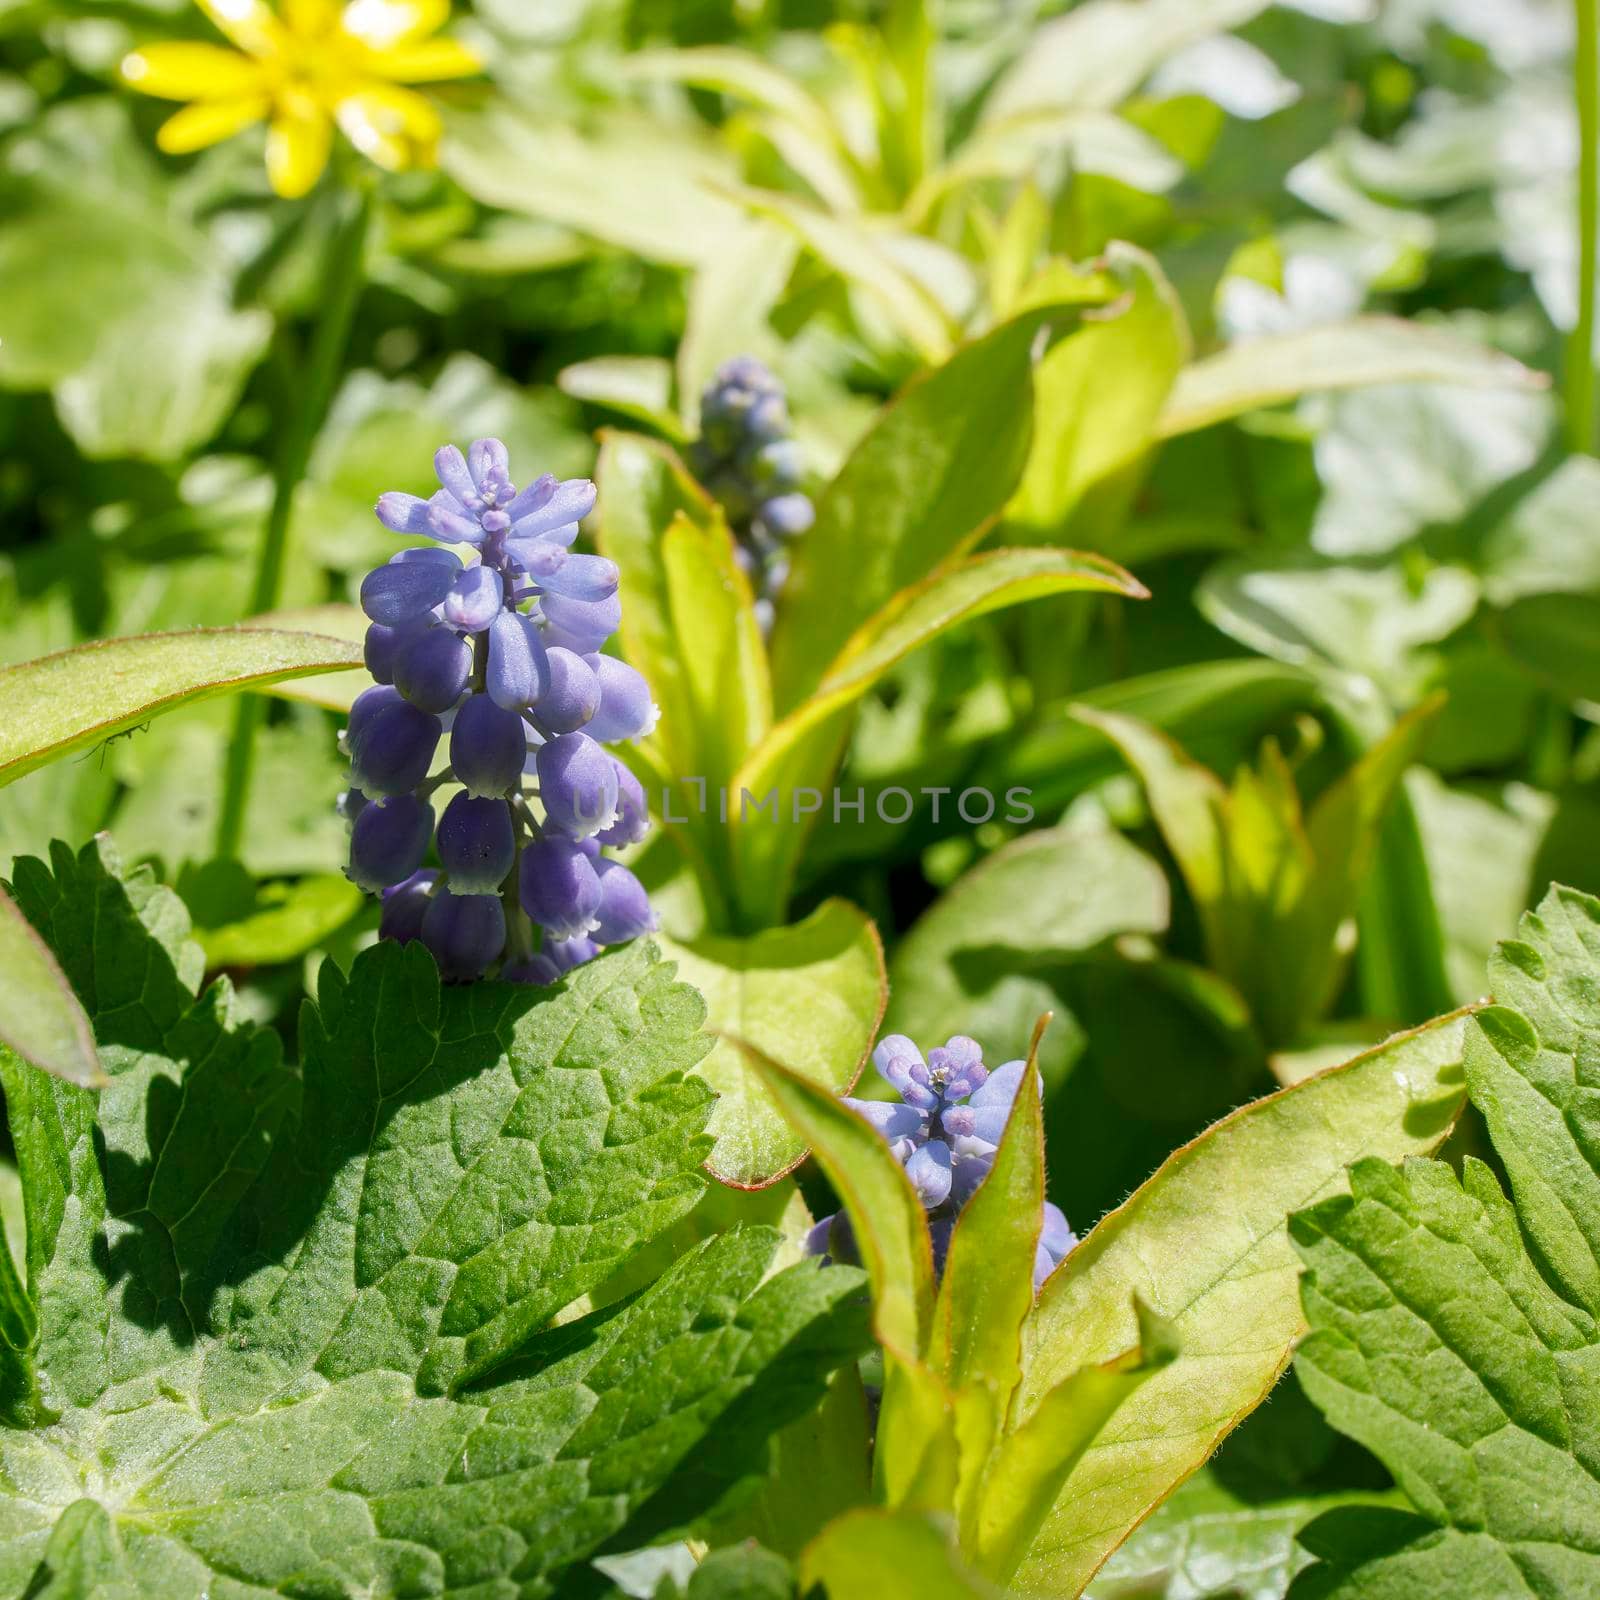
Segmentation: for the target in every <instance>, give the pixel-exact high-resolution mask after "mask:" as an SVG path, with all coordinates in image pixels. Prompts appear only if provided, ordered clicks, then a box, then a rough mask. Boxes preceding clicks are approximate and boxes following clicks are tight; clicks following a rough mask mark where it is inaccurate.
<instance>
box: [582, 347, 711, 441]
mask: <svg viewBox="0 0 1600 1600" xmlns="http://www.w3.org/2000/svg"><path fill="white" fill-rule="evenodd" d="M556 383H557V385H558V387H559V388H560V390H561V392H562V393H563V394H570V395H571V396H572V397H573V399H574V400H587V401H588V402H589V403H590V404H591V405H600V406H607V407H609V408H610V409H611V410H613V411H620V412H622V413H623V414H624V415H625V416H629V417H634V418H637V419H638V420H639V421H640V422H644V423H647V424H648V425H649V426H650V427H652V428H657V429H659V430H660V431H661V432H662V433H664V434H665V435H666V436H667V437H668V438H669V439H674V440H681V439H682V438H683V428H682V426H681V425H680V423H679V422H678V414H677V412H676V411H675V410H674V409H673V405H672V363H671V362H670V361H668V360H667V359H666V358H665V357H664V356H594V357H593V358H591V359H590V360H588V361H575V362H573V364H572V365H571V366H570V367H563V368H562V369H561V371H560V372H558V373H557V374H556Z"/></svg>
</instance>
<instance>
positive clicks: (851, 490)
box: [772, 307, 1081, 715]
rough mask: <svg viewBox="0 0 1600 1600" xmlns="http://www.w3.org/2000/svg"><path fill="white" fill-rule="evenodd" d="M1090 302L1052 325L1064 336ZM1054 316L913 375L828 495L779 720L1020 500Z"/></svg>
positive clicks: (805, 572) (777, 660) (778, 682)
mask: <svg viewBox="0 0 1600 1600" xmlns="http://www.w3.org/2000/svg"><path fill="white" fill-rule="evenodd" d="M1080 309H1081V308H1075V307H1074V308H1056V313H1057V314H1056V315H1055V316H1054V317H1052V318H1050V319H1048V320H1050V321H1051V324H1052V326H1054V327H1056V328H1057V329H1058V330H1059V331H1065V330H1066V329H1067V328H1069V327H1070V326H1072V324H1073V322H1074V321H1075V319H1076V318H1077V316H1078V315H1079V312H1080ZM1045 320H1046V319H1045V318H1044V317H1042V316H1039V315H1034V314H1029V315H1026V316H1022V317H1018V318H1015V319H1014V320H1012V321H1010V322H1007V323H1003V324H1002V325H1001V326H1000V327H999V328H996V329H995V330H994V331H993V332H991V333H989V334H987V335H986V336H985V337H983V338H982V339H978V340H975V341H973V342H972V343H971V344H968V345H965V346H963V347H962V348H961V349H960V350H958V351H957V352H956V353H955V354H954V355H953V356H952V357H951V358H950V359H949V360H948V361H947V362H945V363H944V365H943V366H940V367H936V368H934V369H933V370H932V371H931V372H928V373H926V374H924V375H923V376H921V377H919V378H916V379H914V380H913V381H912V382H911V383H910V384H909V385H908V386H907V387H906V388H905V389H904V390H902V391H901V393H900V395H899V396H898V397H897V398H896V399H895V400H894V401H893V402H891V404H890V405H889V407H888V408H887V409H886V410H885V411H884V412H882V413H881V414H880V416H879V418H878V420H877V422H876V423H875V424H874V425H873V427H872V429H871V430H870V431H869V432H868V433H867V434H866V436H865V437H864V438H863V439H862V440H861V442H860V443H859V444H858V445H857V446H856V448H855V450H854V451H853V452H852V453H851V455H850V458H849V459H848V460H847V461H846V462H845V464H844V466H843V467H842V468H841V469H840V471H839V475H838V476H837V477H836V478H835V479H834V480H833V482H832V483H831V484H829V485H828V487H827V489H826V490H824V491H823V493H822V495H821V497H820V498H819V500H818V502H817V521H816V525H815V526H814V527H813V528H812V529H811V531H810V532H809V533H808V534H807V535H806V536H805V538H804V539H803V540H801V541H800V544H799V547H798V548H797V549H796V550H795V552H794V563H793V567H792V569H791V571H790V574H789V578H788V582H787V583H786V585H785V587H784V595H783V604H782V606H781V607H780V609H779V614H778V618H777V622H776V624H775V625H774V628H773V633H772V675H773V685H774V691H775V693H774V699H775V704H776V706H777V710H778V712H779V714H780V715H782V714H784V713H786V712H788V711H791V710H793V709H794V707H795V706H796V705H798V704H799V702H800V701H801V700H802V699H803V698H804V697H805V696H806V695H807V694H808V693H810V691H811V690H812V688H813V687H814V686H815V685H816V684H817V682H818V681H819V680H820V679H821V677H822V675H823V673H824V672H825V671H826V670H827V667H828V663H829V662H830V661H832V660H833V658H834V657H835V656H836V655H838V653H839V652H840V651H841V650H842V649H843V648H844V646H845V645H846V644H847V643H848V642H849V640H850V638H851V635H852V634H854V633H855V632H856V630H857V629H858V628H860V627H861V626H862V625H863V624H864V623H866V621H867V620H868V619H869V618H870V617H872V616H873V615H874V613H876V612H878V611H880V610H881V609H882V608H883V607H884V606H885V605H887V604H888V603H889V602H890V601H891V600H892V599H893V598H894V597H895V596H896V595H897V594H899V593H900V592H901V591H902V590H904V589H906V588H908V587H909V586H910V585H912V584H916V583H919V582H921V581H922V580H923V579H924V578H926V577H927V576H928V575H929V574H930V573H931V572H934V571H935V570H936V569H938V568H939V567H940V566H942V565H943V564H944V563H945V562H947V561H949V560H950V558H951V557H952V556H955V555H958V554H960V553H961V552H963V551H964V550H966V549H968V548H969V547H970V546H971V545H972V543H973V542H974V541H975V540H977V539H978V538H980V537H981V536H982V534H983V532H984V530H985V529H986V528H987V527H988V525H989V524H990V523H991V522H992V521H993V519H994V518H995V517H996V516H997V515H998V514H999V512H1000V510H1001V508H1002V507H1003V506H1004V505H1005V503H1006V501H1007V500H1008V499H1010V497H1011V494H1012V491H1013V490H1014V489H1015V488H1016V486H1017V481H1018V479H1019V477H1020V476H1021V473H1022V468H1023V464H1024V463H1025V462H1026V460H1027V458H1028V441H1029V428H1030V426H1031V423H1030V418H1031V415H1032V386H1031V378H1030V368H1031V351H1032V347H1033V342H1034V339H1035V338H1036V337H1037V335H1038V331H1039V328H1040V327H1041V325H1042V324H1043V322H1044V321H1045Z"/></svg>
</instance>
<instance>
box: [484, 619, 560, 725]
mask: <svg viewBox="0 0 1600 1600" xmlns="http://www.w3.org/2000/svg"><path fill="white" fill-rule="evenodd" d="M484 686H485V687H486V688H487V689H488V691H489V698H490V699H491V700H493V701H494V703H495V704H496V705H497V706H504V707H505V709H506V710H507V711H519V710H521V709H522V708H523V707H524V706H529V705H532V704H533V703H534V701H536V700H538V699H539V698H540V696H542V695H543V694H545V693H546V692H547V691H548V690H549V688H550V660H549V654H548V652H547V651H546V650H545V646H544V640H543V638H542V637H541V636H540V631H539V626H538V624H537V623H536V622H535V621H534V620H533V618H532V617H529V616H525V615H524V614H523V613H522V612H520V611H502V612H501V613H500V615H499V616H497V617H496V618H495V619H494V621H493V622H491V623H490V624H489V660H488V664H487V667H486V670H485V675H484Z"/></svg>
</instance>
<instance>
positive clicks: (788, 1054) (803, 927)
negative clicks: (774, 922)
mask: <svg viewBox="0 0 1600 1600" xmlns="http://www.w3.org/2000/svg"><path fill="white" fill-rule="evenodd" d="M663 943H664V949H665V951H666V953H667V954H668V955H669V956H671V957H673V958H674V959H675V960H676V961H677V963H678V972H679V976H680V977H682V978H683V980H684V981H685V982H687V983H691V984H693V985H694V986H695V988H696V989H698V990H699V991H700V993H701V994H702V995H703V996H704V998H705V1002H706V1027H707V1029H708V1030H709V1031H710V1033H711V1036H712V1038H713V1039H714V1040H715V1041H716V1043H715V1044H714V1045H713V1046H712V1048H711V1051H710V1053H709V1054H708V1055H707V1056H706V1059H705V1060H704V1061H703V1062H701V1064H700V1066H699V1068H698V1071H699V1075H700V1076H701V1077H702V1078H704V1079H705V1081H706V1082H707V1083H709V1084H710V1085H711V1087H712V1088H713V1089H715V1090H716V1092H717V1095H718V1099H717V1104H716V1106H715V1107H714V1108H713V1110H712V1112H711V1120H710V1121H709V1122H708V1123H707V1124H706V1129H707V1132H709V1133H710V1134H711V1135H712V1136H713V1137H714V1138H715V1139H716V1145H715V1146H714V1148H713V1149H712V1151H711V1154H710V1155H709V1156H708V1157H707V1159H706V1167H707V1170H708V1171H709V1172H710V1173H711V1174H712V1175H713V1176H714V1177H716V1178H719V1179H721V1181H722V1182H724V1183H731V1184H736V1185H738V1186H739V1187H740V1188H758V1187H763V1186H765V1185H766V1184H769V1183H773V1182H775V1181H776V1180H777V1179H778V1178H780V1177H782V1176H783V1174H784V1173H786V1172H789V1171H791V1170H792V1169H793V1168H794V1167H796V1166H797V1165H798V1164H799V1163H800V1162H801V1161H802V1160H804V1159H805V1154H806V1146H805V1143H804V1141H803V1140H801V1139H800V1138H799V1137H798V1136H797V1135H796V1134H795V1132H794V1131H793V1129H792V1128H791V1127H790V1125H789V1123H788V1121H787V1120H786V1119H785V1118H784V1116H783V1114H782V1113H781V1112H780V1111H779V1110H778V1108H777V1106H775V1105H774V1104H773V1102H772V1099H771V1096H770V1095H769V1094H768V1092H767V1091H766V1090H765V1089H764V1088H763V1087H762V1084H761V1079H760V1078H759V1077H758V1076H757V1074H756V1072H755V1070H754V1067H753V1063H754V1062H755V1061H756V1060H758V1059H762V1060H770V1061H776V1062H778V1063H779V1064H780V1065H782V1066H784V1067H786V1068H788V1069H789V1070H790V1071H791V1072H793V1073H796V1074H797V1075H798V1076H800V1077H803V1078H806V1079H808V1080H809V1081H811V1082H812V1083H816V1084H820V1085H822V1086H823V1087H824V1088H826V1089H828V1090H829V1091H831V1092H833V1093H835V1094H844V1093H846V1092H848V1090H849V1089H850V1088H851V1087H852V1086H853V1085H854V1084H855V1081H856V1079H857V1078H858V1077H859V1076H860V1073H861V1067H862V1064H863V1063H864V1062H865V1061H866V1059H867V1052H868V1051H869V1050H870V1049H871V1048H872V1041H873V1038H874V1037H875V1036H876V1034H877V1031H878V1024H879V1023H880V1022H881V1021H882V1020H883V1008H884V1002H885V999H886V997H887V994H888V981H887V977H886V975H885V973H884V967H883V945H882V943H881V941H880V940H879V938H878V932H877V929H876V928H875V927H874V926H873V924H872V919H871V918H870V917H868V916H867V915H866V914H865V913H864V912H862V911H859V910H857V909H856V907H854V906H852V905H850V904H848V903H847V902H846V901H843V900H828V901H825V902H824V903H823V904H822V905H820V906H818V907H817V909H816V910H815V911H813V912H812V913H811V915H810V916H809V917H807V918H806V920H805V921H804V922H799V923H796V924H795V925H794V926H793V927H788V928H769V929H767V930H766V931H765V932H764V933H758V934H754V935H752V936H751V937H749V938H745V939H741V938H733V937H709V938H704V939H697V940H695V941H693V942H692V943H689V944H674V943H672V942H671V941H670V940H667V941H664V942H663Z"/></svg>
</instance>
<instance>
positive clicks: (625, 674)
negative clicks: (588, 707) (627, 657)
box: [587, 655, 661, 744]
mask: <svg viewBox="0 0 1600 1600" xmlns="http://www.w3.org/2000/svg"><path fill="white" fill-rule="evenodd" d="M587 659H588V662H589V666H590V668H591V670H592V671H593V672H594V675H595V682H596V683H597V684H598V686H599V690H600V703H599V705H598V707H597V708H596V710H595V712H594V714H593V716H592V717H591V719H590V726H589V737H590V738H591V739H598V740H600V741H601V743H602V744H612V743H615V742H617V741H620V740H623V739H643V738H646V737H647V736H648V735H649V734H651V733H653V732H654V731H655V726H656V719H657V718H658V717H659V716H660V714H661V713H660V712H659V711H658V710H657V708H656V704H655V702H654V701H653V700H652V699H651V698H650V685H649V684H648V683H646V682H645V681H644V678H643V677H642V676H641V675H640V674H639V673H637V672H635V671H634V669H633V668H632V667H630V666H629V665H628V664H627V662H625V661H618V660H617V658H616V657H615V656H602V655H591V656H589V657H588V658H587Z"/></svg>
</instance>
